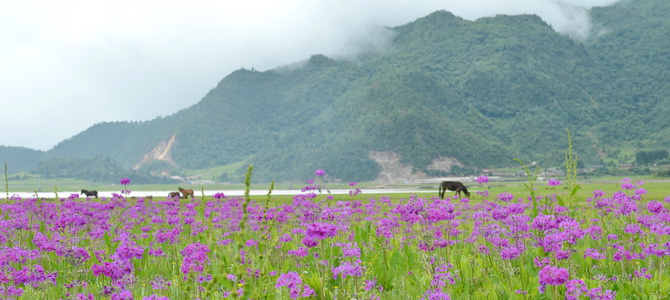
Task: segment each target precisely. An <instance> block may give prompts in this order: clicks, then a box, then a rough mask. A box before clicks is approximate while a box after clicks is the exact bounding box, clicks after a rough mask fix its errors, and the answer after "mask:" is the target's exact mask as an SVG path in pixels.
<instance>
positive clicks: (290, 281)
mask: <svg viewBox="0 0 670 300" xmlns="http://www.w3.org/2000/svg"><path fill="white" fill-rule="evenodd" d="M283 286H285V287H287V288H288V289H289V295H290V297H291V299H296V298H299V297H310V296H311V295H312V294H313V293H314V290H313V289H312V288H310V287H309V286H308V285H306V284H305V285H303V284H302V279H301V278H300V275H298V273H297V272H288V273H284V274H281V275H279V278H277V284H275V287H276V288H281V287H283ZM301 290H302V293H301Z"/></svg>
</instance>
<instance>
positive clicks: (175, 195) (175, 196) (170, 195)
mask: <svg viewBox="0 0 670 300" xmlns="http://www.w3.org/2000/svg"><path fill="white" fill-rule="evenodd" d="M168 197H170V198H172V199H174V198H177V197H181V196H179V192H170V193H169V194H168Z"/></svg>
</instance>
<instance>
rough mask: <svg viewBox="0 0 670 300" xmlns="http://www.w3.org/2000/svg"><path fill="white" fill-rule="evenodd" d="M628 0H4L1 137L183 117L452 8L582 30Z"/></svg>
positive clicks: (467, 14) (9, 139) (35, 138)
mask: <svg viewBox="0 0 670 300" xmlns="http://www.w3.org/2000/svg"><path fill="white" fill-rule="evenodd" d="M617 1H618V0H561V1H557V0H468V1H462V0H283V1H277V0H272V1H270V0H246V1H233V0H209V1H207V0H189V1H181V0H180V1H173V0H114V1H108V0H95V1H90V0H83V1H75V0H58V1H53V0H17V1H13V0H0V112H1V113H2V118H3V120H2V123H1V125H0V145H5V146H23V147H28V148H32V149H38V150H48V149H51V148H52V147H53V146H55V145H56V144H57V143H58V142H60V141H62V140H64V139H67V138H70V137H72V136H74V135H76V134H78V133H80V132H81V131H83V130H85V129H86V128H88V127H90V126H92V125H94V124H96V123H100V122H108V121H127V120H134V121H143V120H151V119H154V118H155V117H157V116H167V115H171V114H173V113H175V112H177V111H178V110H180V109H183V108H187V107H189V106H191V105H193V104H196V103H197V102H198V101H199V100H200V99H201V98H202V97H203V96H204V95H205V94H206V93H207V92H208V91H209V90H210V89H212V88H214V87H215V86H216V84H217V83H218V82H219V81H220V80H221V79H222V78H224V77H225V76H226V75H228V74H230V73H231V72H232V71H234V70H237V69H240V68H247V69H250V68H255V69H257V70H260V71H265V70H269V69H272V68H275V67H278V66H282V65H286V64H290V63H293V62H297V61H302V60H305V59H307V58H309V56H311V55H312V54H324V55H326V56H329V57H340V56H345V55H348V54H351V53H355V51H356V46H357V45H358V44H359V43H360V42H362V41H366V40H368V39H370V40H372V39H375V38H376V37H375V33H377V32H380V30H378V29H379V28H382V26H388V27H395V26H399V25H402V24H405V23H408V22H411V21H413V20H415V19H417V18H420V17H423V16H425V15H428V14H430V13H431V12H434V11H436V10H440V9H445V10H447V11H451V12H452V13H454V14H455V15H457V16H460V17H463V18H465V19H468V20H475V19H477V18H479V17H483V16H493V15H496V14H522V13H532V14H537V15H539V16H540V17H542V18H543V19H544V20H545V21H546V22H548V23H549V24H551V25H552V26H553V28H554V29H555V30H557V31H559V32H562V33H566V34H569V35H571V36H573V37H574V38H577V39H579V38H583V37H584V36H585V34H586V33H587V32H588V29H589V26H590V20H589V17H588V14H587V12H586V11H585V9H587V8H591V7H593V6H606V5H610V4H612V3H614V2H617ZM376 29H377V30H376ZM111 146H113V145H111Z"/></svg>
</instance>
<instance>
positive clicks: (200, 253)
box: [179, 242, 211, 274]
mask: <svg viewBox="0 0 670 300" xmlns="http://www.w3.org/2000/svg"><path fill="white" fill-rule="evenodd" d="M210 251H211V250H209V247H208V246H207V245H205V244H201V243H197V242H196V243H193V244H190V245H188V246H186V247H185V248H184V249H183V250H181V251H180V252H179V253H181V255H183V256H184V258H183V259H182V262H181V271H182V272H183V273H184V274H188V273H191V272H197V273H202V272H203V271H204V270H205V265H206V264H209V256H208V253H209V252H210Z"/></svg>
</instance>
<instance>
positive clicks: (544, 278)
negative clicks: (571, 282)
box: [539, 265, 570, 286]
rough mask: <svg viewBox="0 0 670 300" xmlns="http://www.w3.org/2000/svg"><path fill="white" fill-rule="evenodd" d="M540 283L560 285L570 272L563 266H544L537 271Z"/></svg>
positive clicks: (568, 276) (566, 279)
mask: <svg viewBox="0 0 670 300" xmlns="http://www.w3.org/2000/svg"><path fill="white" fill-rule="evenodd" d="M539 277H540V285H542V286H544V285H561V284H564V283H565V282H566V281H568V279H569V278H570V273H569V272H568V270H567V269H565V268H559V267H552V266H548V265H547V266H544V268H542V270H540V273H539Z"/></svg>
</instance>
